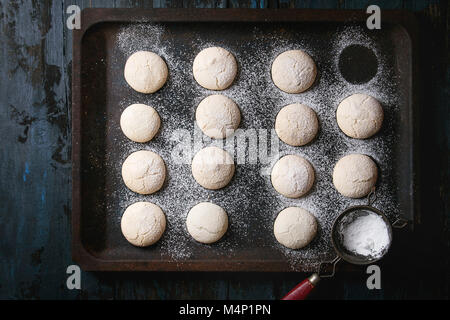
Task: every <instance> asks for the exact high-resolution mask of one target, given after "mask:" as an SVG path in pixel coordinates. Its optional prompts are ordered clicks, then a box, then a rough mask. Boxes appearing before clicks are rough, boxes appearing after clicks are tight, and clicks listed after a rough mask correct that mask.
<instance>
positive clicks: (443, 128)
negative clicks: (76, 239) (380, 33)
mask: <svg viewBox="0 0 450 320" xmlns="http://www.w3.org/2000/svg"><path fill="white" fill-rule="evenodd" d="M72 4H75V5H78V6H80V8H87V7H116V8H122V7H123V8H125V7H140V8H152V7H154V8H162V7H176V8H182V7H217V8H224V7H233V8H241V7H242V8H244V7H245V8H247V7H250V8H267V7H268V8H277V7H280V8H292V7H297V8H340V9H364V8H365V7H367V5H368V4H378V5H380V7H381V8H384V9H398V8H404V9H408V10H413V11H414V12H416V14H417V16H418V18H419V21H420V26H421V29H420V30H421V40H422V46H421V56H422V60H421V62H422V63H421V69H420V71H421V75H422V78H423V79H426V81H424V83H423V92H424V93H425V95H424V99H423V102H424V104H423V106H424V107H423V108H422V114H421V127H420V132H421V136H420V148H421V170H422V171H425V170H426V171H425V172H426V174H423V175H422V176H421V190H422V193H421V198H422V199H421V200H422V203H424V204H427V206H426V207H424V208H423V213H422V224H421V225H420V226H418V227H417V229H416V230H415V239H416V240H415V241H414V243H409V244H402V245H405V246H408V248H409V250H407V251H408V252H414V253H415V255H405V256H402V259H403V260H402V266H401V269H400V268H398V266H397V265H396V264H395V261H384V262H383V264H382V270H385V271H384V273H383V279H382V284H383V289H382V290H375V291H368V290H367V288H366V286H365V280H366V277H367V276H366V274H365V272H364V269H361V272H360V273H357V274H353V275H352V276H351V277H350V276H349V275H348V274H344V273H338V274H337V275H336V277H335V278H333V279H330V280H326V281H322V283H321V284H320V287H319V288H318V290H316V291H315V292H314V293H313V294H312V295H311V298H312V299H323V298H327V299H404V298H409V299H414V298H448V297H449V292H448V289H449V273H448V270H449V269H450V264H449V253H450V243H449V242H450V240H449V239H450V237H449V229H448V226H449V221H450V208H449V194H450V192H449V184H450V183H449V169H448V163H449V157H448V156H449V137H450V129H449V128H450V126H449V123H450V121H449V120H450V119H449V112H448V111H449V110H448V105H449V101H450V100H449V98H450V97H449V78H450V72H449V71H450V70H449V67H448V63H449V56H448V52H449V47H448V39H449V33H448V31H449V30H448V28H449V8H448V4H447V1H438V0H429V1H427V0H414V1H412V0H394V1H362V0H319V1H308V0H280V1H270V0H263V1H253V0H250V1H237V0H228V1H226V0H222V1H219V0H215V1H214V0H195V1H162V0H154V1H138V0H114V1H106V0H105V1H103V0H70V1H69V0H64V1H57V0H54V1H27V0H22V1H7V0H0V44H1V46H0V67H1V70H2V72H1V73H0V106H1V110H2V112H1V113H0V136H1V137H2V146H1V149H0V178H1V181H0V204H1V206H0V234H2V241H1V242H0V298H2V299H24V298H25V299H49V298H52V299H183V298H185V299H201V298H208V299H279V298H281V297H282V296H283V295H284V294H285V293H286V292H287V291H289V289H290V288H291V287H293V286H294V285H295V284H297V283H298V282H299V281H301V280H302V275H300V276H299V275H298V274H292V273H284V274H266V273H252V274H248V273H87V272H84V273H83V274H82V290H80V291H77V290H74V291H70V290H67V289H66V286H65V281H66V273H65V271H66V267H67V266H68V265H70V264H72V263H73V262H72V261H71V253H70V239H71V236H70V214H71V213H70V208H71V195H70V192H71V161H70V156H71V155H70V150H71V139H70V132H71V127H70V123H71V116H70V114H71V113H70V110H71V108H70V101H71V91H70V87H71V61H72V59H71V52H72V33H71V31H70V30H68V29H67V28H66V26H65V21H66V19H67V17H68V15H67V13H66V8H67V6H68V5H72ZM397 251H401V250H397ZM405 266H408V267H405ZM427 273H432V274H433V275H434V276H435V277H436V278H437V279H436V281H433V282H429V281H428V277H427V276H426V274H427ZM411 279H415V280H414V281H411Z"/></svg>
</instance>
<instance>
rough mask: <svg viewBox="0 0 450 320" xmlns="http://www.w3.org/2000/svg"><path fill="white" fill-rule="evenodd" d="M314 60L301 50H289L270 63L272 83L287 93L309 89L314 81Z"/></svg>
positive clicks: (315, 69) (315, 71) (315, 73)
mask: <svg viewBox="0 0 450 320" xmlns="http://www.w3.org/2000/svg"><path fill="white" fill-rule="evenodd" d="M316 75H317V68H316V64H315V63H314V60H313V59H312V58H311V57H310V56H309V55H308V54H307V53H305V52H304V51H302V50H289V51H285V52H283V53H282V54H280V55H279V56H278V57H276V58H275V60H274V61H273V63H272V80H273V83H274V84H275V85H276V86H277V87H278V88H280V89H281V90H283V91H284V92H287V93H300V92H303V91H306V90H308V89H309V87H311V86H312V84H313V83H314V81H315V79H316Z"/></svg>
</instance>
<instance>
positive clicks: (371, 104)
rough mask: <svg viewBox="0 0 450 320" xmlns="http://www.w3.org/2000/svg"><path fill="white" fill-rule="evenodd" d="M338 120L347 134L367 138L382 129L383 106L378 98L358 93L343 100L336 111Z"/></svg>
mask: <svg viewBox="0 0 450 320" xmlns="http://www.w3.org/2000/svg"><path fill="white" fill-rule="evenodd" d="M336 120H337V123H338V125H339V128H341V130H342V131H343V132H344V133H345V134H346V135H347V136H349V137H352V138H356V139H367V138H370V137H371V136H373V135H374V134H375V133H377V132H378V131H379V130H380V128H381V125H382V123H383V108H382V107H381V104H380V103H379V102H378V100H377V99H375V98H373V97H371V96H369V95H366V94H361V93H357V94H354V95H351V96H349V97H347V98H345V99H344V100H342V102H341V103H340V104H339V106H338V108H337V111H336Z"/></svg>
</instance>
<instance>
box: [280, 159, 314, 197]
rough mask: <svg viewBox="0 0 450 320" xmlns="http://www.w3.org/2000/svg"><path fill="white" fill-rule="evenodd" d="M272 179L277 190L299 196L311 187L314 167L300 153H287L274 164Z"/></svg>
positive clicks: (286, 194)
mask: <svg viewBox="0 0 450 320" xmlns="http://www.w3.org/2000/svg"><path fill="white" fill-rule="evenodd" d="M271 180H272V185H273V187H274V188H275V190H276V191H277V192H279V193H280V194H282V195H283V196H285V197H288V198H299V197H301V196H303V195H304V194H306V193H307V192H308V191H309V190H310V189H311V187H312V185H313V183H314V169H313V167H312V166H311V164H310V163H309V161H308V160H306V159H304V158H302V157H300V156H298V155H292V154H291V155H287V156H284V157H282V158H281V159H279V160H278V161H277V162H276V163H275V165H274V166H273V168H272V174H271Z"/></svg>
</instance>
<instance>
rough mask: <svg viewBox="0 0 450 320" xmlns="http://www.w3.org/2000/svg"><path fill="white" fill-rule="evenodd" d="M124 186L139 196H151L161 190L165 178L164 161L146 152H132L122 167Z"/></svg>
mask: <svg viewBox="0 0 450 320" xmlns="http://www.w3.org/2000/svg"><path fill="white" fill-rule="evenodd" d="M122 178H123V182H125V185H126V186H127V187H128V188H129V189H130V190H131V191H134V192H137V193H140V194H152V193H155V192H156V191H158V190H159V189H161V187H162V185H163V183H164V180H165V178H166V166H165V164H164V160H163V159H162V158H161V157H160V156H159V155H157V154H156V153H154V152H152V151H148V150H140V151H136V152H133V153H132V154H130V155H129V156H128V158H126V159H125V161H124V162H123V165H122Z"/></svg>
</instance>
